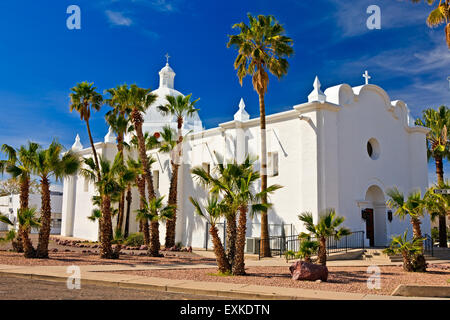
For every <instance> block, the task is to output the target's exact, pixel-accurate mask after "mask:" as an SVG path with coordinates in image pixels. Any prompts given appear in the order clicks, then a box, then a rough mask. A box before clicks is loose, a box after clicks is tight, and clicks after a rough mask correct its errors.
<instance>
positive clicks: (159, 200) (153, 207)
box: [136, 196, 175, 257]
mask: <svg viewBox="0 0 450 320" xmlns="http://www.w3.org/2000/svg"><path fill="white" fill-rule="evenodd" d="M163 200H164V196H162V197H155V198H153V199H152V200H150V202H146V203H145V204H144V208H143V209H139V210H138V211H137V212H138V214H137V216H136V219H137V220H138V221H143V220H147V221H150V222H153V221H155V220H156V221H166V220H168V219H172V218H173V215H174V212H175V206H172V205H169V204H168V205H167V206H164V205H163ZM147 252H148V255H149V256H151V257H155V256H156V253H155V252H153V251H152V246H150V247H149V248H148V251H147ZM158 254H159V252H158ZM160 256H163V255H160Z"/></svg>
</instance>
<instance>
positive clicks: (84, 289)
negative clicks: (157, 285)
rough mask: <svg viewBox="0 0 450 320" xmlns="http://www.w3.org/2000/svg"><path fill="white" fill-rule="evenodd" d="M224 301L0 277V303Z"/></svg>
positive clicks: (211, 298) (189, 295)
mask: <svg viewBox="0 0 450 320" xmlns="http://www.w3.org/2000/svg"><path fill="white" fill-rule="evenodd" d="M216 299H220V300H225V298H222V297H220V298H219V297H212V296H211V297H210V296H200V295H192V294H181V293H180V294H178V293H170V292H159V291H152V290H135V289H124V288H117V287H108V286H95V285H81V288H80V290H69V289H67V286H66V284H65V283H62V282H51V281H42V280H30V279H22V278H15V277H7V276H2V277H0V300H216Z"/></svg>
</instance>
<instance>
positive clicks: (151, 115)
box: [143, 61, 203, 133]
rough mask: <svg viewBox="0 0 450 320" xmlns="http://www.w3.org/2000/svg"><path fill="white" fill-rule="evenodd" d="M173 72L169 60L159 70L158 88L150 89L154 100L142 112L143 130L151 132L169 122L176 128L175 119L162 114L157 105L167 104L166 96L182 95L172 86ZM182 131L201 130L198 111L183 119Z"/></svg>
mask: <svg viewBox="0 0 450 320" xmlns="http://www.w3.org/2000/svg"><path fill="white" fill-rule="evenodd" d="M175 75H176V74H175V72H174V71H173V69H172V68H171V67H170V65H169V62H168V61H167V64H166V65H165V66H164V68H162V69H161V70H160V71H159V88H158V89H156V90H154V91H152V93H153V94H155V95H156V96H157V99H156V100H155V102H154V103H153V104H152V105H151V106H150V107H149V108H148V109H147V111H146V112H145V114H144V124H143V129H144V131H145V132H149V133H153V132H155V131H159V130H161V129H162V127H163V126H165V125H167V124H169V125H170V126H171V127H172V128H174V129H175V128H176V126H177V119H176V118H175V117H174V116H171V115H163V114H161V112H159V110H158V106H161V105H165V104H167V99H166V96H168V95H170V96H173V97H178V96H180V95H181V96H183V97H184V95H183V94H182V93H181V92H179V91H178V90H176V89H175V88H174V80H175ZM183 126H184V128H183V129H184V130H183V131H186V132H187V131H189V130H194V131H201V130H202V129H203V126H202V122H201V120H200V117H199V116H198V113H195V114H194V115H192V116H190V117H186V118H185V119H184V125H183Z"/></svg>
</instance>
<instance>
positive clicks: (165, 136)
mask: <svg viewBox="0 0 450 320" xmlns="http://www.w3.org/2000/svg"><path fill="white" fill-rule="evenodd" d="M159 134H160V136H161V141H159V140H158V139H157V138H156V137H155V135H153V136H149V137H148V139H147V148H149V149H154V148H159V151H160V152H163V153H168V154H169V155H170V163H171V166H172V175H171V177H170V187H169V200H168V203H169V204H170V205H172V206H175V207H176V205H177V193H178V192H177V186H178V167H179V163H178V162H177V161H176V157H177V156H174V153H176V152H178V151H177V150H178V148H177V146H178V141H180V139H177V138H176V133H175V131H174V130H173V129H172V128H171V127H170V126H169V125H166V126H164V127H163V128H162V131H161V132H160V133H159ZM175 225H176V210H175V212H174V215H173V218H172V219H169V220H167V223H166V239H165V244H164V246H165V247H166V248H171V247H173V246H174V245H175Z"/></svg>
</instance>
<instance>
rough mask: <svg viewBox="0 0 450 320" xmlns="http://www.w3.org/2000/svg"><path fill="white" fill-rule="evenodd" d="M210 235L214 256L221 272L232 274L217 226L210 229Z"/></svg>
mask: <svg viewBox="0 0 450 320" xmlns="http://www.w3.org/2000/svg"><path fill="white" fill-rule="evenodd" d="M209 233H210V234H211V238H212V242H213V246H214V255H215V256H216V261H217V267H218V268H219V272H221V273H228V272H230V269H231V267H230V264H229V263H228V259H227V257H226V256H225V250H223V246H222V241H220V238H219V232H218V230H217V227H216V226H215V225H211V227H210V228H209Z"/></svg>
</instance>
